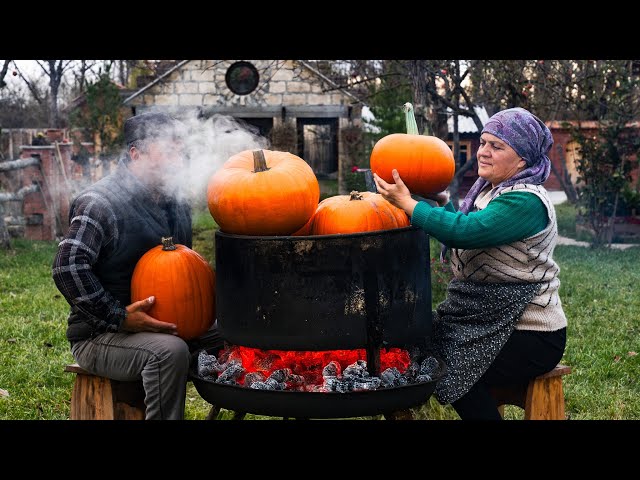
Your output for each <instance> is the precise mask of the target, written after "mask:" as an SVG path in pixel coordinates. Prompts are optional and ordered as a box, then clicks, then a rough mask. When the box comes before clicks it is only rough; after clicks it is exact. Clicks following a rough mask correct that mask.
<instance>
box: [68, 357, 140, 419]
mask: <svg viewBox="0 0 640 480" xmlns="http://www.w3.org/2000/svg"><path fill="white" fill-rule="evenodd" d="M64 371H65V372H71V373H75V374H76V380H75V383H74V384H73V393H72V394H71V420H144V416H145V405H144V389H143V388H142V382H119V381H117V380H111V379H109V378H105V377H99V376H97V375H93V374H91V373H89V372H87V371H86V370H85V369H83V368H81V367H80V366H79V365H78V364H77V363H73V364H70V365H67V366H65V367H64Z"/></svg>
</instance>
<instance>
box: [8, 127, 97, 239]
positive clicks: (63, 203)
mask: <svg viewBox="0 0 640 480" xmlns="http://www.w3.org/2000/svg"><path fill="white" fill-rule="evenodd" d="M46 135H47V138H48V139H49V140H50V141H53V142H54V144H52V145H43V146H35V145H22V146H21V147H20V149H21V153H20V158H29V157H33V156H36V157H39V158H40V165H39V166H38V165H32V166H29V167H26V168H23V169H21V170H19V171H16V172H15V173H14V182H13V183H15V187H14V188H15V190H16V191H17V190H18V189H20V188H21V187H24V186H28V185H31V184H33V183H37V184H39V186H40V191H38V192H34V193H30V194H28V195H26V196H25V197H24V200H23V202H22V215H23V217H24V221H25V222H26V225H25V231H24V237H25V238H27V239H30V240H55V239H57V238H60V237H61V236H62V235H64V234H65V233H66V230H67V229H68V228H69V218H68V217H69V205H70V202H71V199H72V197H73V195H74V194H76V193H78V191H79V190H80V189H81V188H82V187H83V186H84V185H86V184H87V182H90V181H91V180H90V179H87V177H86V172H83V168H82V165H80V164H79V163H77V162H75V161H73V160H72V158H71V157H72V155H73V154H74V153H76V152H75V151H77V150H78V149H79V146H78V145H74V144H72V143H69V142H62V143H57V145H56V143H55V142H56V140H60V141H61V140H63V138H62V136H61V135H62V131H61V130H54V129H50V130H47V132H46ZM85 147H88V149H89V150H90V151H91V150H92V145H90V144H88V145H85Z"/></svg>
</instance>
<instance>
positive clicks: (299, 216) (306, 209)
mask: <svg viewBox="0 0 640 480" xmlns="http://www.w3.org/2000/svg"><path fill="white" fill-rule="evenodd" d="M319 199H320V185H319V183H318V179H317V178H316V175H315V173H313V170H312V169H311V167H310V166H309V164H308V163H307V162H305V161H304V160H303V159H302V158H300V157H298V156H296V155H294V154H292V153H289V152H280V151H275V150H244V151H242V152H240V153H238V154H236V155H233V156H232V157H230V158H229V159H228V160H227V161H226V162H225V163H224V165H223V166H222V168H220V169H219V170H218V171H217V172H216V173H214V174H213V175H212V176H211V178H210V179H209V184H208V186H207V204H208V207H209V212H210V213H211V216H212V217H213V219H214V220H215V221H216V223H217V224H218V226H219V227H220V230H221V231H223V232H226V233H232V234H237V235H291V234H292V233H293V232H295V231H297V230H298V229H300V228H302V227H303V226H304V224H305V223H307V221H308V220H309V219H310V218H311V216H312V215H313V213H314V212H315V210H316V207H317V205H318V200H319Z"/></svg>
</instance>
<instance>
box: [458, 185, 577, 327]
mask: <svg viewBox="0 0 640 480" xmlns="http://www.w3.org/2000/svg"><path fill="white" fill-rule="evenodd" d="M511 191H523V192H530V193H533V194H534V195H536V196H537V197H538V198H540V200H542V203H543V204H544V205H545V207H546V208H547V214H548V216H549V223H548V224H547V227H546V228H545V229H544V230H542V231H541V232H538V233H536V234H535V235H534V236H532V237H529V238H525V239H523V240H520V241H517V242H513V243H510V244H508V245H501V246H499V247H491V248H484V249H475V250H463V249H456V248H454V249H451V268H452V270H453V274H454V276H455V277H456V278H457V279H460V280H467V281H472V282H541V283H542V288H541V289H540V292H539V293H538V295H537V296H536V297H534V298H533V300H532V301H531V303H529V305H527V307H526V308H525V311H524V313H523V314H522V317H521V318H520V320H518V323H517V324H516V329H519V330H538V331H555V330H558V329H560V328H563V327H566V326H567V318H566V316H565V314H564V311H563V309H562V303H561V302H560V297H559V296H558V288H559V286H560V280H559V279H558V273H559V271H560V268H559V267H558V265H557V264H556V262H555V261H554V260H553V250H554V248H555V246H556V241H557V237H558V225H557V223H556V211H555V208H554V207H553V204H552V203H551V200H550V199H549V195H548V193H547V190H546V189H545V188H544V187H543V186H542V185H530V184H519V185H514V186H511V187H508V188H505V189H504V190H502V191H501V192H500V193H499V194H498V195H497V196H496V197H495V198H497V197H498V196H500V195H504V194H505V193H507V192H511ZM492 194H494V189H489V190H484V191H482V192H481V193H480V195H478V198H476V201H475V202H474V206H475V207H476V211H479V210H482V209H484V208H486V206H487V205H488V204H489V202H490V201H491V200H493V198H492V197H491V195H492Z"/></svg>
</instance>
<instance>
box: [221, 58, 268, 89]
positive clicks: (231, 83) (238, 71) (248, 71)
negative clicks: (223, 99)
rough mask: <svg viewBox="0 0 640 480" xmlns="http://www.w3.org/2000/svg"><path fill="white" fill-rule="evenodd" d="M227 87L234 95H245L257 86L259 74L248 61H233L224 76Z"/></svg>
mask: <svg viewBox="0 0 640 480" xmlns="http://www.w3.org/2000/svg"><path fill="white" fill-rule="evenodd" d="M224 79H225V81H226V82H227V87H229V90H231V91H232V92H233V93H235V94H236V95H247V94H249V93H251V92H253V91H254V90H255V89H256V88H257V87H258V81H259V80H260V74H258V70H257V69H256V67H254V66H253V64H252V63H249V62H235V63H233V64H232V65H231V66H230V67H229V68H228V70H227V74H226V75H225V77H224Z"/></svg>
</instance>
